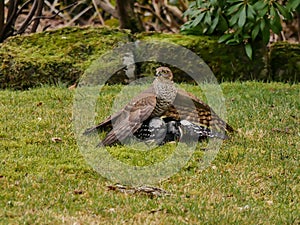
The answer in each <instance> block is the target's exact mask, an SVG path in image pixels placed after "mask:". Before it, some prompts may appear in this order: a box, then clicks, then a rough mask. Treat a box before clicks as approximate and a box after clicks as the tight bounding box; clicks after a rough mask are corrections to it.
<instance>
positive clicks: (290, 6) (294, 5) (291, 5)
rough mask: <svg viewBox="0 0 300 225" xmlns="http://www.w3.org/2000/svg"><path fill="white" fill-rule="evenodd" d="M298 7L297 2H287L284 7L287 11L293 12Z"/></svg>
mask: <svg viewBox="0 0 300 225" xmlns="http://www.w3.org/2000/svg"><path fill="white" fill-rule="evenodd" d="M299 5H300V1H299V0H289V1H288V3H287V6H286V7H287V8H288V9H289V10H295V9H296V8H298V6H299Z"/></svg>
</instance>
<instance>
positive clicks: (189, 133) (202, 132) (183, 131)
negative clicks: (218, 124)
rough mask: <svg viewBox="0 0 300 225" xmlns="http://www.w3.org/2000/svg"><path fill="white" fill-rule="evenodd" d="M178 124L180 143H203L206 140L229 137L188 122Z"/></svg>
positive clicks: (182, 121)
mask: <svg viewBox="0 0 300 225" xmlns="http://www.w3.org/2000/svg"><path fill="white" fill-rule="evenodd" d="M178 123H179V124H178V129H179V132H180V141H183V142H185V141H187V140H191V141H192V140H197V141H201V140H203V139H206V138H218V139H222V140H226V139H228V136H227V135H225V134H223V133H220V132H217V131H213V130H211V129H209V128H207V127H204V126H200V125H197V124H194V123H191V122H190V121H188V120H181V121H179V122H178Z"/></svg>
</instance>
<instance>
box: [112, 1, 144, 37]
mask: <svg viewBox="0 0 300 225" xmlns="http://www.w3.org/2000/svg"><path fill="white" fill-rule="evenodd" d="M134 2H135V0H117V10H118V14H119V21H120V27H121V28H122V29H129V30H131V31H132V32H133V33H137V32H141V31H144V27H143V25H142V21H141V20H140V19H139V17H138V15H137V14H136V13H135V12H134Z"/></svg>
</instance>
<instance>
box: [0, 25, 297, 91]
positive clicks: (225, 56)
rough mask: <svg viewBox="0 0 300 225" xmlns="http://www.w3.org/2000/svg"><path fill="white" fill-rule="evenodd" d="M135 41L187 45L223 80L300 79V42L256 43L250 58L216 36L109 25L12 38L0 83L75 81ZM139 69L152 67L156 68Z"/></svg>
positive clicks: (0, 58)
mask: <svg viewBox="0 0 300 225" xmlns="http://www.w3.org/2000/svg"><path fill="white" fill-rule="evenodd" d="M137 40H142V41H161V42H168V43H174V44H178V45H181V46H183V47H186V48H187V49H189V50H191V51H193V52H194V53H196V54H197V55H198V56H200V57H201V58H202V59H203V60H204V61H205V62H206V63H207V64H208V65H209V67H210V68H211V70H212V71H213V72H214V74H215V76H216V77H217V79H218V80H219V81H235V80H263V81H271V80H273V81H288V82H299V80H300V75H299V74H300V63H299V62H300V54H299V52H300V46H299V44H289V43H277V44H274V45H273V46H271V47H270V49H267V48H266V47H263V46H261V45H259V44H257V45H256V46H255V47H254V49H255V50H254V57H253V60H250V59H248V58H247V56H246V55H245V52H244V49H243V46H226V45H223V44H219V43H218V41H217V38H216V37H207V36H193V35H181V34H158V33H141V34H137V35H132V34H130V32H129V31H126V30H119V29H110V28H106V27H84V28H79V27H68V28H63V29H58V30H53V31H46V32H42V33H36V34H31V35H26V36H16V37H12V38H10V39H8V40H7V41H6V42H5V43H3V44H1V45H0V62H1V70H0V88H12V89H28V88H30V87H36V86H39V85H41V84H58V83H63V84H66V85H71V84H74V83H76V82H77V81H78V80H79V78H80V76H82V75H83V74H84V71H85V70H86V69H87V67H88V66H89V65H90V64H91V62H92V61H93V60H95V59H97V58H99V57H100V56H101V55H103V54H105V53H107V51H108V50H111V49H114V48H115V47H117V46H120V45H122V43H123V44H124V43H128V42H130V41H137ZM139 68H142V69H143V70H144V71H145V70H146V71H147V72H149V71H150V70H151V68H152V67H151V66H149V65H147V66H144V67H143V66H140V67H139ZM143 70H140V71H139V72H142V71H143ZM174 72H175V79H177V80H179V81H182V80H185V79H184V75H183V74H182V73H181V72H180V71H174ZM124 75H125V72H124V71H121V73H119V74H117V76H115V79H114V80H113V83H115V82H123V81H124ZM125 78H126V77H125ZM181 78H182V79H181Z"/></svg>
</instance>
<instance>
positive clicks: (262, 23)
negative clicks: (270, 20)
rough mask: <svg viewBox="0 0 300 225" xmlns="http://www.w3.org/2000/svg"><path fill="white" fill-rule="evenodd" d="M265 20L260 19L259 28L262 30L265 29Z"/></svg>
mask: <svg viewBox="0 0 300 225" xmlns="http://www.w3.org/2000/svg"><path fill="white" fill-rule="evenodd" d="M265 26H266V22H265V19H261V20H260V30H261V31H263V30H264V29H265Z"/></svg>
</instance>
